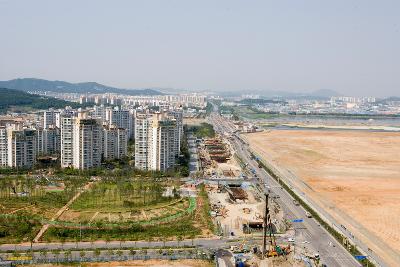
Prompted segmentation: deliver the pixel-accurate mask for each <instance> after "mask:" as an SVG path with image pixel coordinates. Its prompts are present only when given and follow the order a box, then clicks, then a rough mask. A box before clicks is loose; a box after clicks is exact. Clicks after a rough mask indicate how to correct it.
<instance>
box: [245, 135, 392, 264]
mask: <svg viewBox="0 0 400 267" xmlns="http://www.w3.org/2000/svg"><path fill="white" fill-rule="evenodd" d="M245 137H246V138H247V140H248V141H249V143H250V146H251V148H252V149H253V150H254V151H255V152H256V153H258V154H260V155H261V156H262V157H263V159H264V160H266V161H267V162H269V163H271V165H273V166H275V167H277V168H278V169H279V171H280V172H281V173H284V174H285V176H286V177H290V180H291V182H292V183H293V184H295V185H296V186H297V187H299V188H300V189H301V190H302V191H303V192H305V193H306V194H307V196H308V197H310V198H312V199H313V201H315V202H316V203H317V204H318V205H320V206H322V207H323V208H324V210H326V211H327V212H329V213H330V214H331V215H332V216H333V217H335V219H337V220H338V221H339V222H340V223H342V224H343V225H344V226H346V227H347V228H348V229H349V230H351V231H352V233H353V234H354V235H355V236H356V237H359V238H360V239H361V240H363V241H364V243H366V244H367V245H368V246H369V248H371V249H372V250H373V251H375V252H378V254H380V255H382V256H383V258H385V259H387V260H388V261H390V262H396V261H397V262H398V260H399V259H400V133H396V132H371V131H347V130H346V131H344V130H338V131H335V130H272V131H267V132H266V131H265V132H260V133H254V134H247V135H245ZM392 260H394V261H392Z"/></svg>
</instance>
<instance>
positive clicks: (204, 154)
mask: <svg viewBox="0 0 400 267" xmlns="http://www.w3.org/2000/svg"><path fill="white" fill-rule="evenodd" d="M197 143H198V153H199V158H200V161H201V166H202V167H203V168H202V170H203V172H204V179H203V180H202V181H200V182H203V183H204V184H205V189H206V191H207V193H208V198H209V202H210V215H211V217H212V220H213V222H214V223H215V225H216V226H217V231H216V233H217V234H218V235H220V236H221V237H223V238H233V239H239V240H242V241H241V242H239V244H237V245H234V246H231V247H230V251H231V252H232V254H233V255H234V258H235V259H236V258H237V257H239V258H240V260H241V261H245V262H247V264H248V266H263V264H265V263H267V264H268V265H271V264H272V265H275V266H304V259H302V258H301V257H297V258H296V257H295V254H294V253H293V249H294V247H293V243H292V241H291V238H290V237H291V236H294V230H293V226H292V224H291V223H290V222H289V221H288V220H287V218H285V215H284V212H283V211H282V209H281V207H280V206H279V204H278V203H277V202H276V200H275V199H274V198H272V197H267V196H266V195H265V193H264V190H263V188H262V186H261V185H260V184H259V183H258V182H257V178H256V175H255V173H254V172H252V170H251V169H249V167H248V166H246V165H245V164H243V162H241V160H240V158H239V157H238V156H237V155H236V154H235V150H234V149H233V147H232V144H231V143H230V140H229V138H225V136H221V135H217V136H216V137H214V138H207V139H204V140H198V142H197ZM266 200H267V201H266ZM266 214H267V215H266ZM265 225H266V227H264V226H265ZM263 251H265V253H264V254H263V253H262V252H263ZM297 253H301V254H302V255H308V257H306V258H307V259H308V260H310V261H315V262H318V260H319V259H318V256H317V258H316V256H315V255H314V254H313V253H312V251H311V252H309V251H307V248H306V246H303V247H301V248H297ZM297 255H299V254H297ZM236 260H237V259H236ZM262 262H264V263H262Z"/></svg>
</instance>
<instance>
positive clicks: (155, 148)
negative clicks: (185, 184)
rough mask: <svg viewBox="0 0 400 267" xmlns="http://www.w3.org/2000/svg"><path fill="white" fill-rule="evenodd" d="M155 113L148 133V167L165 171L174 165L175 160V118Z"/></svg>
mask: <svg viewBox="0 0 400 267" xmlns="http://www.w3.org/2000/svg"><path fill="white" fill-rule="evenodd" d="M163 115H164V114H160V113H158V114H155V115H154V119H153V121H152V127H151V131H150V135H149V145H150V149H149V155H148V156H149V157H148V161H149V169H150V170H154V171H155V170H157V171H166V170H168V169H170V168H172V167H174V166H175V160H176V155H177V153H176V139H175V138H176V134H177V125H176V120H175V119H172V118H169V117H164V116H163Z"/></svg>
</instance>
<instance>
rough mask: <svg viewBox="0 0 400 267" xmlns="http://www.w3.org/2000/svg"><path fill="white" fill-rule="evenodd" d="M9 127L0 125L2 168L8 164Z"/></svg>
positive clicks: (0, 164) (0, 163) (0, 160)
mask: <svg viewBox="0 0 400 267" xmlns="http://www.w3.org/2000/svg"><path fill="white" fill-rule="evenodd" d="M7 139H8V136H7V127H6V126H0V168H1V167H7V166H8V152H7V151H8V141H7Z"/></svg>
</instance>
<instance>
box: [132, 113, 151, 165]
mask: <svg viewBox="0 0 400 267" xmlns="http://www.w3.org/2000/svg"><path fill="white" fill-rule="evenodd" d="M152 118H153V115H152V114H149V113H136V118H135V167H136V168H137V169H141V170H148V169H149V164H148V150H149V131H150V128H151V121H152Z"/></svg>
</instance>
